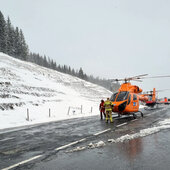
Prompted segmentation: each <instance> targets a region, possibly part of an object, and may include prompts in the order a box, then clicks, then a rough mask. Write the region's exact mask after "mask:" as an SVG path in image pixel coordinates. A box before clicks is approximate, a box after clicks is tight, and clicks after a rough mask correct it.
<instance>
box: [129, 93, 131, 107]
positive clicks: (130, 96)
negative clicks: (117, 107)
mask: <svg viewBox="0 0 170 170" xmlns="http://www.w3.org/2000/svg"><path fill="white" fill-rule="evenodd" d="M130 101H131V94H129V97H128V105H129V104H130Z"/></svg>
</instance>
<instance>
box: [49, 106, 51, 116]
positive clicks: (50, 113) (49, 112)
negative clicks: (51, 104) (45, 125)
mask: <svg viewBox="0 0 170 170" xmlns="http://www.w3.org/2000/svg"><path fill="white" fill-rule="evenodd" d="M49 117H51V109H50V108H49Z"/></svg>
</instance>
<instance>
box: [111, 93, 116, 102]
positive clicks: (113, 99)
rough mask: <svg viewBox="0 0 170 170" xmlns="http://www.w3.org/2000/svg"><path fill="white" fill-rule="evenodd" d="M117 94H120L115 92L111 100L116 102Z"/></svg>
mask: <svg viewBox="0 0 170 170" xmlns="http://www.w3.org/2000/svg"><path fill="white" fill-rule="evenodd" d="M117 94H118V93H114V94H112V96H111V98H110V100H111V101H113V102H114V101H115V99H116V96H117Z"/></svg>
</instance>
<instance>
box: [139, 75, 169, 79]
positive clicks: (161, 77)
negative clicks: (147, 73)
mask: <svg viewBox="0 0 170 170" xmlns="http://www.w3.org/2000/svg"><path fill="white" fill-rule="evenodd" d="M166 77H170V75H166V76H152V77H142V78H141V79H150V78H151V79H152V78H166Z"/></svg>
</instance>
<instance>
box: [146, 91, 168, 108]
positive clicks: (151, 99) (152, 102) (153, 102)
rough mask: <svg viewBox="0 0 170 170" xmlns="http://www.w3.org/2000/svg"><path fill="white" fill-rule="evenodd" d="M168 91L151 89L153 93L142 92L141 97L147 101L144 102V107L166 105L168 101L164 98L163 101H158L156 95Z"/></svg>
mask: <svg viewBox="0 0 170 170" xmlns="http://www.w3.org/2000/svg"><path fill="white" fill-rule="evenodd" d="M167 90H170V89H163V90H156V89H155V88H153V91H147V92H143V95H145V96H148V101H146V104H145V105H146V106H148V107H151V108H154V107H155V106H157V107H158V105H159V104H167V103H168V100H167V98H166V97H165V98H164V100H163V101H160V100H158V98H157V97H156V95H157V94H158V92H163V91H167Z"/></svg>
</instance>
